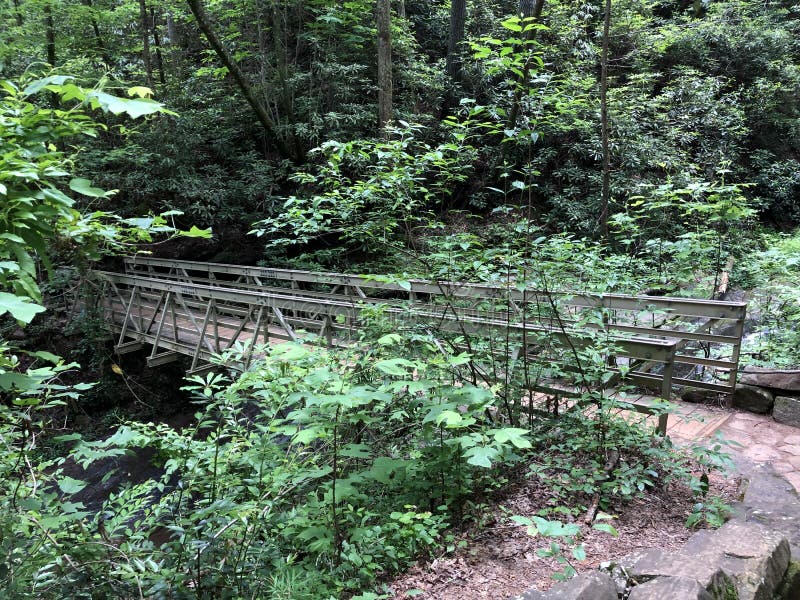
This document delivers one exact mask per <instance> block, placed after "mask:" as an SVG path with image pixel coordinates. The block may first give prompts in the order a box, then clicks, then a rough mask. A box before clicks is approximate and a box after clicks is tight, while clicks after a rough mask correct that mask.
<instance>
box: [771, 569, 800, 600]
mask: <svg viewBox="0 0 800 600" xmlns="http://www.w3.org/2000/svg"><path fill="white" fill-rule="evenodd" d="M772 598H773V600H797V598H800V562H798V561H796V560H793V561H792V562H790V563H789V568H787V569H786V573H784V575H783V581H781V583H780V585H779V586H778V589H777V590H775V595H774V596H773V597H772Z"/></svg>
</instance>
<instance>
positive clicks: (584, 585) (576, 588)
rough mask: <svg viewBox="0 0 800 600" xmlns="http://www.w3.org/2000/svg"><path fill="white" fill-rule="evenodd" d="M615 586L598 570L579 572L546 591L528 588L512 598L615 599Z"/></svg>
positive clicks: (558, 599)
mask: <svg viewBox="0 0 800 600" xmlns="http://www.w3.org/2000/svg"><path fill="white" fill-rule="evenodd" d="M617 598H618V597H617V588H616V586H615V585H614V582H613V581H612V580H611V577H610V576H609V575H607V574H606V573H602V572H600V571H590V572H588V573H581V574H580V575H578V576H577V577H573V578H572V579H569V580H567V581H562V582H560V583H557V584H555V585H554V586H553V587H551V588H550V589H549V590H547V591H546V592H540V591H539V590H528V591H527V592H525V593H524V594H522V595H520V596H516V597H515V598H514V600H617Z"/></svg>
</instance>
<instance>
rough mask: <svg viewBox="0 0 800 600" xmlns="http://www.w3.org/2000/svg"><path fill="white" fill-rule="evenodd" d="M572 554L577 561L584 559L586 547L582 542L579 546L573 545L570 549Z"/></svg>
mask: <svg viewBox="0 0 800 600" xmlns="http://www.w3.org/2000/svg"><path fill="white" fill-rule="evenodd" d="M572 556H574V557H575V560H578V561H581V560H586V549H585V548H584V547H583V544H581V545H580V546H575V547H574V548H573V549H572Z"/></svg>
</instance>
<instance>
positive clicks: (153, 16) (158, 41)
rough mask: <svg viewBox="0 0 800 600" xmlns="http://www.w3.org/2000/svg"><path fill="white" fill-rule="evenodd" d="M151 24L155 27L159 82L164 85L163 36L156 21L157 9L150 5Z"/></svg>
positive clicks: (154, 37) (154, 35) (154, 40)
mask: <svg viewBox="0 0 800 600" xmlns="http://www.w3.org/2000/svg"><path fill="white" fill-rule="evenodd" d="M150 24H151V25H152V26H153V42H155V45H156V67H157V68H158V81H159V82H160V83H161V85H164V84H165V83H166V82H167V81H166V78H165V77H164V57H163V56H162V55H161V34H159V32H158V20H157V19H156V9H155V8H154V7H153V5H150Z"/></svg>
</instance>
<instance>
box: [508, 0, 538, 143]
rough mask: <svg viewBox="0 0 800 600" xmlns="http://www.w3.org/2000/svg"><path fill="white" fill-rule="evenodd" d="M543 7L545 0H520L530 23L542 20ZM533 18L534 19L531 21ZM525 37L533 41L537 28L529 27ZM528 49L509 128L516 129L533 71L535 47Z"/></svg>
mask: <svg viewBox="0 0 800 600" xmlns="http://www.w3.org/2000/svg"><path fill="white" fill-rule="evenodd" d="M542 9H544V0H520V2H519V12H520V15H521V16H522V18H523V19H529V21H528V23H530V22H534V23H539V22H541V20H542ZM530 19H532V21H530ZM524 39H525V40H526V41H528V42H532V41H533V40H534V39H536V30H535V29H529V30H528V31H526V32H525V36H524ZM526 51H527V52H529V53H530V54H531V56H530V58H528V60H526V61H525V65H524V66H523V68H522V74H521V75H519V76H518V77H517V86H516V89H515V90H514V102H513V104H512V105H511V112H510V113H509V115H508V128H509V129H514V127H516V126H517V118H518V117H519V108H520V104H521V103H522V95H523V94H524V93H525V88H526V87H527V85H528V78H529V77H530V73H531V64H532V63H533V49H532V48H530V47H527V48H526Z"/></svg>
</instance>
